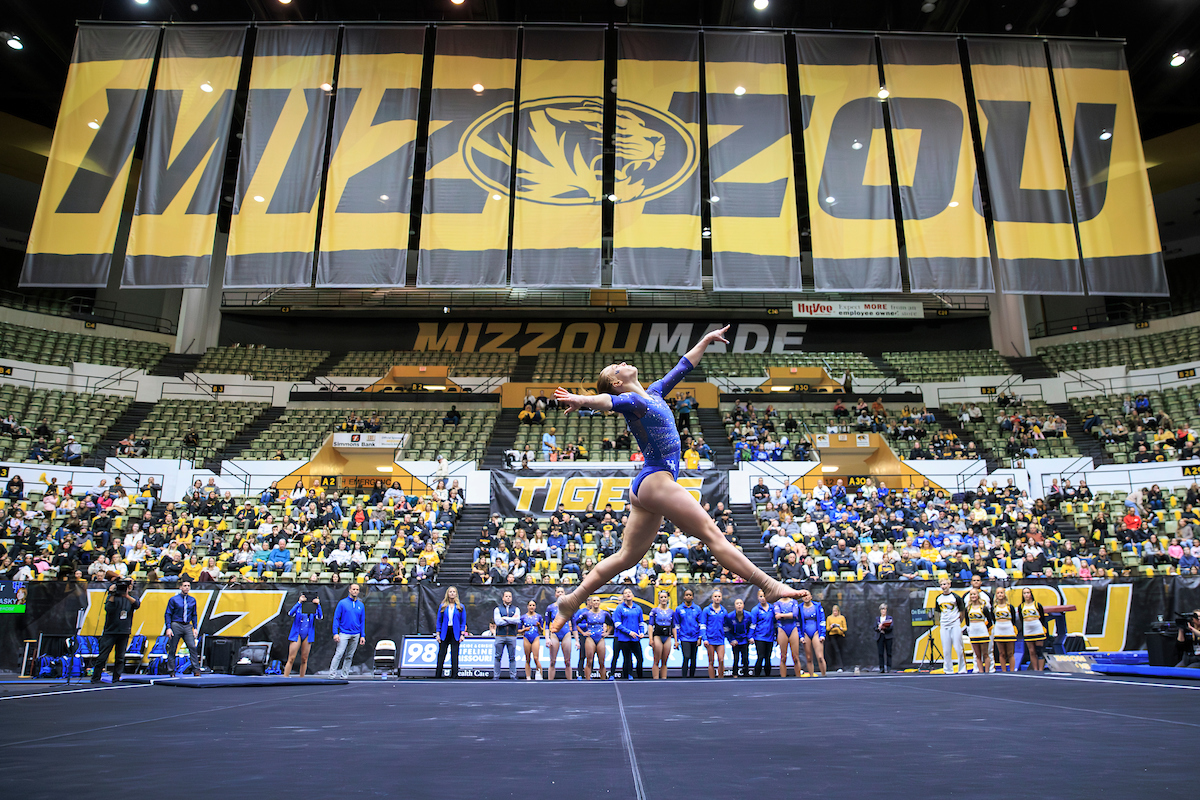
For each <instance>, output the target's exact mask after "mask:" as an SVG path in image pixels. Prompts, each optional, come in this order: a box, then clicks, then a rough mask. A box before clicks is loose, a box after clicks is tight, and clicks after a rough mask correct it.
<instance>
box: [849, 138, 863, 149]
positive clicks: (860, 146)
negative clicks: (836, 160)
mask: <svg viewBox="0 0 1200 800" xmlns="http://www.w3.org/2000/svg"><path fill="white" fill-rule="evenodd" d="M850 149H851V150H862V149H863V143H862V142H860V141H859V140H858V139H855V140H854V144H852V145H850Z"/></svg>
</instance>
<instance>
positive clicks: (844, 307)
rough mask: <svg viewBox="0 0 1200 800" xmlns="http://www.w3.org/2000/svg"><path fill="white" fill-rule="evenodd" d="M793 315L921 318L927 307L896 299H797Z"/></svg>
mask: <svg viewBox="0 0 1200 800" xmlns="http://www.w3.org/2000/svg"><path fill="white" fill-rule="evenodd" d="M792 316H793V317H810V318H815V319H833V318H838V319H848V318H850V319H853V318H858V319H921V318H923V317H924V316H925V309H924V307H923V306H922V305H921V304H920V303H914V302H911V301H903V300H901V301H895V300H872V301H858V300H826V301H820V300H796V301H793V303H792Z"/></svg>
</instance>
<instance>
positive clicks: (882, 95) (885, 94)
mask: <svg viewBox="0 0 1200 800" xmlns="http://www.w3.org/2000/svg"><path fill="white" fill-rule="evenodd" d="M891 95H892V93H891V92H889V91H888V89H887V87H886V86H880V87H879V93H878V97H879V99H880V100H887V99H888V98H889V97H891Z"/></svg>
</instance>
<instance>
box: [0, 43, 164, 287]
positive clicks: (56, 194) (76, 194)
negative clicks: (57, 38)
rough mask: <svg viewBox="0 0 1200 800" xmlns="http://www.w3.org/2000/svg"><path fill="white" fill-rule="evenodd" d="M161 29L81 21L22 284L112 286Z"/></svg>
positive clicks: (39, 198) (30, 240)
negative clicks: (111, 274)
mask: <svg viewBox="0 0 1200 800" xmlns="http://www.w3.org/2000/svg"><path fill="white" fill-rule="evenodd" d="M159 33H160V29H159V28H157V27H145V26H136V27H114V26H109V25H106V26H89V25H86V24H85V25H81V26H80V28H79V35H78V36H77V37H76V39H75V51H74V52H73V53H72V54H71V65H70V67H69V68H68V70H67V85H66V88H65V89H64V90H63V99H62V106H61V107H60V108H59V111H58V123H57V126H56V127H55V129H54V141H53V142H52V143H51V145H50V157H49V161H48V163H47V165H46V174H45V177H44V178H43V179H42V191H41V195H40V196H39V197H38V206H37V214H36V215H35V217H34V220H33V228H32V230H31V231H30V233H29V244H28V246H27V247H26V250H25V264H24V267H23V269H22V271H21V285H22V286H91V287H103V286H106V285H107V284H108V270H109V265H110V264H111V263H112V254H113V247H114V246H115V244H116V241H117V225H118V223H119V221H120V215H121V207H122V205H123V203H124V202H125V190H126V188H127V186H128V183H129V169H130V166H131V164H132V161H133V146H134V143H135V141H136V139H137V134H138V128H139V127H140V126H141V123H142V113H143V111H144V109H145V106H146V91H147V89H148V87H149V85H150V71H151V68H152V67H153V65H154V51H155V50H156V49H157V48H158V39H159Z"/></svg>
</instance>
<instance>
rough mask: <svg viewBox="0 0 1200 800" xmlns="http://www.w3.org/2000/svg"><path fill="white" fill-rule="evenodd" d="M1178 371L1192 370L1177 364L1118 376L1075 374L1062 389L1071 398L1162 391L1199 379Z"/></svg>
mask: <svg viewBox="0 0 1200 800" xmlns="http://www.w3.org/2000/svg"><path fill="white" fill-rule="evenodd" d="M1180 372H1184V373H1187V372H1192V370H1190V369H1186V370H1180V369H1179V368H1178V366H1171V367H1165V368H1163V369H1159V370H1157V371H1155V372H1149V373H1147V372H1142V371H1141V370H1139V371H1138V373H1137V374H1129V375H1123V376H1121V377H1119V378H1089V377H1087V376H1086V375H1077V376H1076V380H1072V381H1066V382H1065V383H1064V384H1063V389H1064V390H1065V392H1066V395H1067V397H1068V398H1071V397H1087V396H1090V395H1094V394H1096V393H1097V392H1098V393H1100V394H1108V395H1117V394H1134V393H1137V392H1142V391H1162V390H1163V389H1173V388H1175V387H1177V386H1189V385H1191V384H1195V383H1197V382H1198V381H1200V378H1197V376H1196V375H1195V374H1193V375H1189V376H1187V377H1180ZM1064 374H1066V373H1064Z"/></svg>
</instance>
